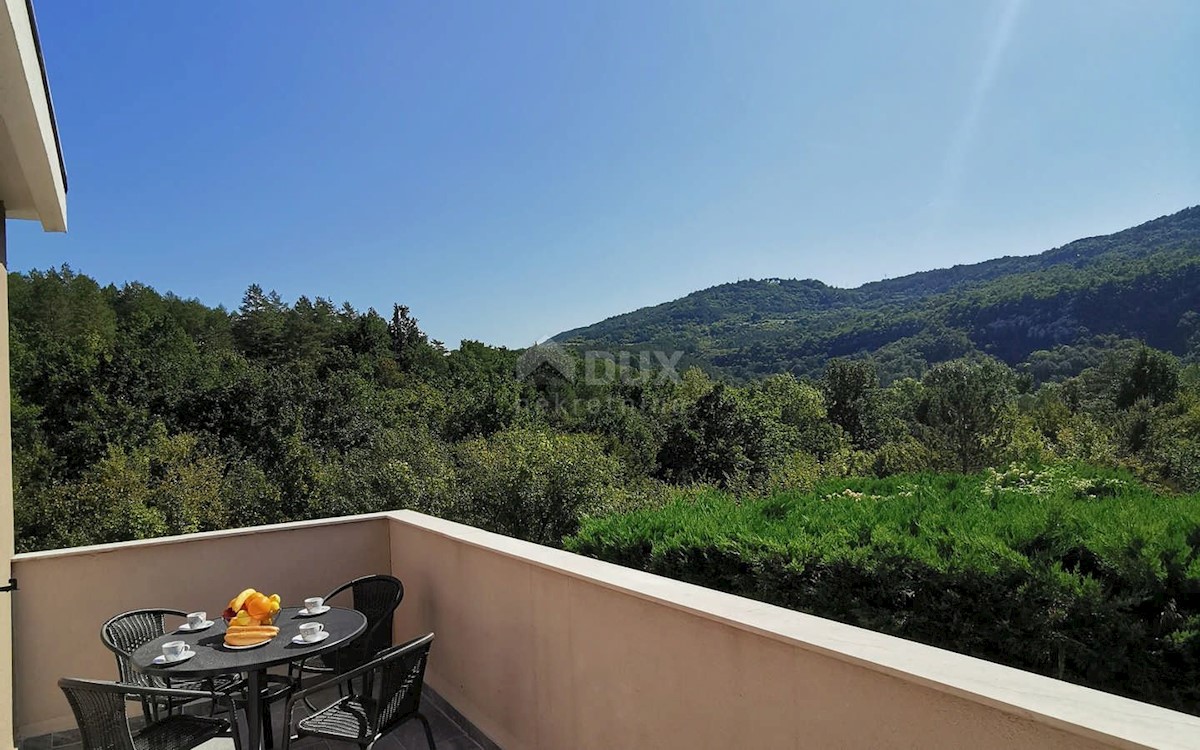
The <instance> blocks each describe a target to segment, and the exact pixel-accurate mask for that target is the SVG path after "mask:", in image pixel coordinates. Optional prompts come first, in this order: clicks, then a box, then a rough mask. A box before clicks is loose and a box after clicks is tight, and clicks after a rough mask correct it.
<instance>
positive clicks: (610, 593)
mask: <svg viewBox="0 0 1200 750" xmlns="http://www.w3.org/2000/svg"><path fill="white" fill-rule="evenodd" d="M393 517H394V518H395V519H396V520H395V522H394V524H393V526H392V534H391V544H392V565H393V572H394V573H395V574H396V575H397V576H399V577H400V578H402V579H403V580H404V582H405V590H406V594H405V601H404V604H403V606H402V607H401V609H400V616H399V617H398V621H397V625H396V630H397V632H396V637H397V639H400V638H408V637H411V636H413V635H416V634H419V633H422V632H427V631H434V632H435V633H436V634H437V640H436V641H435V642H434V647H433V652H432V655H431V658H430V662H429V668H428V669H429V672H428V675H427V680H428V682H429V684H430V685H432V686H433V687H434V688H435V689H436V690H437V691H438V692H439V693H441V694H442V696H444V697H445V698H446V699H447V700H449V701H450V702H451V703H452V704H453V705H454V706H455V707H456V708H458V709H459V710H460V711H461V712H462V713H463V714H464V715H465V716H466V717H467V718H469V719H470V720H471V721H472V722H473V723H474V724H475V725H476V726H478V727H479V728H480V729H482V730H483V731H484V732H485V733H487V734H488V735H489V736H490V737H492V738H493V739H495V740H496V741H497V742H498V743H499V744H500V745H501V746H503V747H505V748H508V749H509V750H516V749H519V748H545V749H551V748H555V749H557V748H581V749H584V748H597V749H599V748H614V747H628V748H676V747H679V748H683V747H686V748H729V747H758V748H868V747H869V748H882V747H904V748H963V747H971V748H973V749H974V750H985V749H986V748H1095V747H1113V746H1117V747H1142V746H1148V747H1193V746H1197V745H1200V720H1198V719H1197V718H1196V717H1192V716H1187V715H1183V714H1179V713H1176V712H1171V711H1166V710H1164V709H1160V708H1157V707H1153V706H1148V705H1146V704H1142V703H1137V702H1134V701H1128V700H1125V699H1122V698H1117V697H1115V696H1111V695H1107V694H1104V693H1099V692H1097V691H1093V690H1087V689H1085V688H1080V687H1078V686H1074V685H1069V684H1066V683H1062V682H1058V681H1056V680H1050V679H1047V678H1043V677H1040V676H1037V675H1032V674H1029V673H1026V672H1020V671H1018V670H1013V669H1009V668H1006V667H1002V666H999V665H995V664H991V663H988V662H983V661H980V660H977V659H972V658H970V657H965V656H962V655H959V654H953V653H950V652H946V651H942V650H939V649H934V648H930V647H927V646H922V645H920V644H915V643H912V642H909V641H904V640H901V639H897V638H891V637H889V636H884V635H880V634H878V633H873V632H870V631H865V630H861V629H859V628H853V627H850V626H846V625H841V624H839V623H833V622H830V621H828V620H822V619H820V618H816V617H810V616H807V615H804V614H801V613H798V612H792V611H789V610H784V609H780V608H778V607H772V606H770V605H766V604H762V603H759V602H753V601H750V600H747V599H742V598H740V597H735V596H729V595H726V594H721V593H720V592H715V591H710V590H708V589H702V588H699V587H696V586H691V585H689V584H685V583H680V582H678V581H671V580H667V579H664V578H660V577H658V576H652V575H648V574H644V573H641V572H638V571H633V570H628V569H625V568H620V567H618V566H614V565H609V564H607V563H602V562H599V561H595V560H588V559H586V558H581V557H579V556H576V555H571V554H568V553H565V552H561V551H558V550H550V549H547V548H545V547H539V546H537V545H532V544H527V543H525V542H520V541H517V540H513V539H508V538H506V537H501V536H498V535H495V534H489V533H487V532H483V531H480V530H478V529H472V528H470V527H466V526H461V525H458V524H453V523H449V522H446V521H441V520H438V519H433V518H429V517H427V516H421V515H419V514H416V513H411V512H408V511H404V512H401V513H397V514H393Z"/></svg>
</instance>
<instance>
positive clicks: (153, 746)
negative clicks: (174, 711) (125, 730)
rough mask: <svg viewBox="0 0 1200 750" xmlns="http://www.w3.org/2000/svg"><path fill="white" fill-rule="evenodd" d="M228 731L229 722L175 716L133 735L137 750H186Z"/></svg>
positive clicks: (200, 717)
mask: <svg viewBox="0 0 1200 750" xmlns="http://www.w3.org/2000/svg"><path fill="white" fill-rule="evenodd" d="M227 729H229V722H227V721H225V720H224V719H213V718H208V717H206V716H186V715H175V716H168V717H167V718H165V719H163V720H161V721H157V722H155V723H153V724H151V725H150V726H148V727H146V728H145V729H143V730H142V731H140V732H138V733H136V734H134V735H133V746H134V747H135V748H136V749H137V750H187V748H192V747H195V746H196V745H199V744H200V743H202V742H207V741H208V740H210V739H212V738H213V737H216V736H217V735H219V734H221V733H223V732H225V731H226V730H227Z"/></svg>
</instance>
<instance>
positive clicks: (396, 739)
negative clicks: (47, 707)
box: [21, 690, 495, 750]
mask: <svg viewBox="0 0 1200 750" xmlns="http://www.w3.org/2000/svg"><path fill="white" fill-rule="evenodd" d="M313 702H314V703H315V704H316V705H317V706H318V707H320V706H322V705H324V704H325V703H327V702H329V699H326V700H322V696H320V695H319V694H318V695H317V696H315V697H314V700H313ZM444 705H445V704H444V703H443V702H442V701H441V699H439V698H436V697H433V696H431V695H430V693H429V691H428V690H426V693H425V695H424V696H423V697H422V699H421V713H423V714H424V715H425V718H427V719H429V724H430V726H432V727H433V739H434V742H435V743H437V750H492V749H493V748H495V745H494V744H493V743H491V742H488V741H487V739H486V738H484V737H483V736H482V735H480V734H479V732H478V730H477V729H475V728H474V727H471V726H469V725H465V726H464V725H460V724H459V723H457V722H456V720H455V718H454V717H453V714H454V711H453V709H449V710H443V709H442V706H444ZM303 710H304V709H303V708H298V709H297V710H296V717H297V718H299V717H300V716H302V715H303V714H302V711H303ZM271 713H272V715H273V716H274V718H275V747H276V748H279V747H281V746H282V739H283V734H282V733H283V703H282V702H280V703H276V704H275V705H274V706H272V710H271ZM136 723H137V722H135V725H136ZM464 724H465V722H464ZM243 731H244V728H243ZM243 736H244V735H243ZM353 747H354V746H353V745H349V744H343V743H336V742H326V741H325V740H320V739H312V738H306V739H303V740H300V741H298V742H295V743H293V744H292V748H294V749H295V750H338V748H353ZM428 747H429V745H428V743H426V741H425V730H424V729H423V728H422V727H421V722H419V721H410V722H407V723H405V724H403V725H401V726H400V727H399V728H397V729H395V730H393V731H392V732H391V733H390V734H388V735H387V736H385V737H383V738H382V739H380V740H379V742H377V743H375V749H376V750H425V749H426V748H428ZM81 748H82V745H81V744H80V741H79V730H78V729H71V730H68V731H65V732H55V733H54V734H53V735H48V734H47V735H42V736H41V737H32V738H30V739H27V740H24V741H23V742H22V743H21V750H81ZM200 748H201V750H233V741H232V740H230V739H227V738H218V739H215V740H210V741H209V742H206V743H204V744H203V745H201V746H200Z"/></svg>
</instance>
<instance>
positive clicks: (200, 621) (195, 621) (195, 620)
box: [187, 612, 208, 628]
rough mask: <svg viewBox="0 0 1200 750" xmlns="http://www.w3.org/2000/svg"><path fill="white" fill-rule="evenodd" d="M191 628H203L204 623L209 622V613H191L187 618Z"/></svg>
mask: <svg viewBox="0 0 1200 750" xmlns="http://www.w3.org/2000/svg"><path fill="white" fill-rule="evenodd" d="M187 621H188V627H189V628H199V627H203V626H204V623H206V622H208V613H207V612H189V613H188V616H187Z"/></svg>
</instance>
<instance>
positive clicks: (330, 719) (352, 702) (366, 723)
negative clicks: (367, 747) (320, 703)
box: [296, 695, 373, 742]
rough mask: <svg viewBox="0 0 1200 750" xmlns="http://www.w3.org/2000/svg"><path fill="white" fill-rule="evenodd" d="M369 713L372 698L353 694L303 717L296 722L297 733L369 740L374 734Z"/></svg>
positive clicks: (337, 738) (335, 738) (352, 739)
mask: <svg viewBox="0 0 1200 750" xmlns="http://www.w3.org/2000/svg"><path fill="white" fill-rule="evenodd" d="M369 715H370V699H369V698H363V697H361V696H357V695H351V696H348V697H346V698H342V699H341V700H339V701H337V702H336V703H332V704H330V705H328V706H326V707H325V708H322V709H321V710H320V711H317V712H316V713H314V714H312V715H310V716H306V717H304V718H303V719H301V720H300V721H299V722H298V723H297V724H296V729H297V730H298V732H297V734H299V735H301V736H304V735H311V736H315V737H325V738H327V739H333V740H350V741H351V742H359V741H367V740H370V739H371V738H372V736H373V735H372V734H371V727H370V720H369V719H368V717H369Z"/></svg>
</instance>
